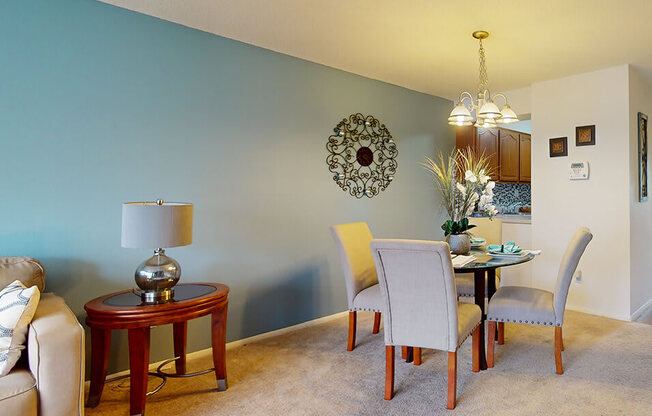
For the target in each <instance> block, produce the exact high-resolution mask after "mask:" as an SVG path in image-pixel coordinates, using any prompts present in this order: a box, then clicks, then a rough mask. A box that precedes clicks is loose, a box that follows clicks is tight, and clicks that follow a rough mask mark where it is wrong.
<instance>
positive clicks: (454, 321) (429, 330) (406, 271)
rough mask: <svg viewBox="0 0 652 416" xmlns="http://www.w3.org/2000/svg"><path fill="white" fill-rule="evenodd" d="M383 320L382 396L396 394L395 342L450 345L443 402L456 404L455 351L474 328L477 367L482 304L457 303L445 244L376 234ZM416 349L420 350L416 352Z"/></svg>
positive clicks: (438, 346)
mask: <svg viewBox="0 0 652 416" xmlns="http://www.w3.org/2000/svg"><path fill="white" fill-rule="evenodd" d="M371 251H372V253H373V256H374V261H375V262H376V270H378V282H379V286H380V293H381V295H382V300H383V307H382V310H383V321H384V323H385V329H384V332H385V400H391V399H392V397H393V396H394V347H395V346H396V345H412V346H414V348H415V356H416V355H417V354H416V351H419V352H420V351H421V348H432V349H437V350H444V351H448V399H447V406H446V407H447V408H448V409H453V408H455V396H456V388H457V351H458V349H459V347H460V346H461V345H462V343H463V342H464V341H465V340H466V338H467V337H468V336H469V335H471V333H472V334H473V352H472V357H473V371H474V372H477V371H480V348H483V347H484V346H482V345H480V337H479V335H480V331H479V328H480V327H479V325H480V322H481V319H482V314H481V312H480V308H479V307H478V306H477V305H475V304H471V303H458V301H457V292H456V290H455V279H454V274H453V263H452V261H451V256H450V248H449V246H448V244H446V243H444V242H440V241H417V240H385V239H382V240H374V241H372V243H371ZM419 355H420V354H419Z"/></svg>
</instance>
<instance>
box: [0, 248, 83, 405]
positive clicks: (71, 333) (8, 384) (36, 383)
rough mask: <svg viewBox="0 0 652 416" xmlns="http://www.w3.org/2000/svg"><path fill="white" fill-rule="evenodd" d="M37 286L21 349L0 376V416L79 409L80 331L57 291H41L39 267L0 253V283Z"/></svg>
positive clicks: (42, 273)
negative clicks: (15, 361)
mask: <svg viewBox="0 0 652 416" xmlns="http://www.w3.org/2000/svg"><path fill="white" fill-rule="evenodd" d="M16 279H18V280H20V281H22V282H23V283H24V284H25V285H26V286H33V285H36V286H38V288H39V290H40V291H41V300H40V302H39V305H38V308H37V310H36V314H35V315H34V319H33V320H32V323H31V324H30V326H29V333H28V335H27V348H26V349H25V350H24V351H23V354H22V356H21V358H20V360H19V361H18V364H17V365H16V367H14V368H13V369H12V370H11V372H10V373H9V374H7V375H6V376H4V377H0V415H2V416H4V415H21V416H23V415H25V416H27V415H42V416H71V415H82V414H83V413H84V408H83V403H82V402H83V397H84V390H83V389H84V331H83V329H82V326H81V325H80V324H79V322H78V321H77V318H76V317H75V315H74V314H73V313H72V311H71V310H70V309H69V308H68V306H66V304H65V302H64V301H63V299H62V298H60V297H59V296H56V295H55V294H53V293H42V292H43V289H44V286H45V269H44V268H43V265H42V264H41V263H39V262H38V261H37V260H34V259H31V258H28V257H0V287H4V286H6V285H8V284H9V283H11V282H13V281H14V280H16Z"/></svg>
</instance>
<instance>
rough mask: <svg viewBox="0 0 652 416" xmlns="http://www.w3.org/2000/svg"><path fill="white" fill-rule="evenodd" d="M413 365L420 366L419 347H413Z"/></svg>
mask: <svg viewBox="0 0 652 416" xmlns="http://www.w3.org/2000/svg"><path fill="white" fill-rule="evenodd" d="M414 365H421V347H414Z"/></svg>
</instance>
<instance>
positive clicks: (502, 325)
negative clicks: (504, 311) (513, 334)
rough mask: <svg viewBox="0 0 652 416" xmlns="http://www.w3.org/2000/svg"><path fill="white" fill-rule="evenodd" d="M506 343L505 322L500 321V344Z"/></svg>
mask: <svg viewBox="0 0 652 416" xmlns="http://www.w3.org/2000/svg"><path fill="white" fill-rule="evenodd" d="M504 343H505V322H498V345H503V344H504Z"/></svg>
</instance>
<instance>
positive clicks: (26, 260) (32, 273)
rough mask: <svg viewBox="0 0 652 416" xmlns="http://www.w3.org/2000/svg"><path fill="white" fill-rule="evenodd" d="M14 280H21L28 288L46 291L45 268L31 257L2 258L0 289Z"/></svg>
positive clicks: (0, 262) (0, 260)
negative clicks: (33, 287)
mask: <svg viewBox="0 0 652 416" xmlns="http://www.w3.org/2000/svg"><path fill="white" fill-rule="evenodd" d="M14 280H20V281H21V282H23V284H24V285H25V286H27V287H30V286H36V287H38V290H39V291H41V292H43V289H45V268H44V267H43V265H42V264H41V263H40V262H39V261H38V260H36V259H33V258H30V257H0V289H2V288H4V287H5V286H7V285H8V284H9V283H11V282H13V281H14Z"/></svg>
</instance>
